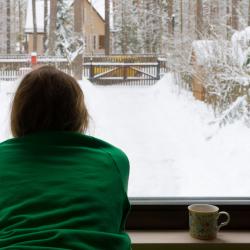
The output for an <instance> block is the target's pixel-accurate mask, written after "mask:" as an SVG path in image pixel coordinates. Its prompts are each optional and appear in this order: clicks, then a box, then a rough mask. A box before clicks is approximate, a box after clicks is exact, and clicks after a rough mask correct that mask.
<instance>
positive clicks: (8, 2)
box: [6, 0, 11, 54]
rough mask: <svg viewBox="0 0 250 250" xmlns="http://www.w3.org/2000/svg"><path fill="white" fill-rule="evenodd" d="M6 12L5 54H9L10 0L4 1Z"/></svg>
mask: <svg viewBox="0 0 250 250" xmlns="http://www.w3.org/2000/svg"><path fill="white" fill-rule="evenodd" d="M6 11H7V13H6V18H7V20H6V22H7V25H6V28H7V30H6V34H7V44H6V45H7V46H6V47H7V48H6V52H7V54H10V53H11V43H10V42H11V41H10V40H11V35H10V32H11V18H10V0H7V1H6Z"/></svg>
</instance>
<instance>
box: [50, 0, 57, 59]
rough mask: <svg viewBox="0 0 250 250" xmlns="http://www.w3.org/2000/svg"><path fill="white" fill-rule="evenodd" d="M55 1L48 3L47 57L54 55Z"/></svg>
mask: <svg viewBox="0 0 250 250" xmlns="http://www.w3.org/2000/svg"><path fill="white" fill-rule="evenodd" d="M56 16H57V0H51V1H50V24H49V44H48V49H49V55H55V43H56Z"/></svg>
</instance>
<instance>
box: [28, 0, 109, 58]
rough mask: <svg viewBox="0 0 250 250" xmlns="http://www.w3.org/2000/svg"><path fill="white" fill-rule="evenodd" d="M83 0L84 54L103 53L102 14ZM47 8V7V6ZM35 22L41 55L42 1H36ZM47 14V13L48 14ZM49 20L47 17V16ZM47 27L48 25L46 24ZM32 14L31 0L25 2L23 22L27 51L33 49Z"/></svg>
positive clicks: (42, 52)
mask: <svg viewBox="0 0 250 250" xmlns="http://www.w3.org/2000/svg"><path fill="white" fill-rule="evenodd" d="M83 1H84V13H83V14H84V15H83V16H84V22H83V33H84V39H85V51H84V53H85V54H104V52H105V20H104V18H103V17H102V15H101V14H100V13H99V12H98V11H97V10H96V8H95V7H94V6H93V5H91V3H90V1H89V0H83ZM48 9H49V8H48ZM72 9H73V8H72ZM36 10H37V11H36V19H37V20H36V23H37V41H38V42H37V43H38V44H37V53H38V54H39V55H42V54H44V53H45V51H44V46H43V42H44V35H45V32H44V1H43V0H37V1H36ZM48 15H49V14H48ZM48 20H49V18H48ZM48 27H49V25H48ZM33 33H34V30H33V15H32V0H28V2H27V15H26V24H25V35H26V39H27V52H28V53H31V52H32V50H33Z"/></svg>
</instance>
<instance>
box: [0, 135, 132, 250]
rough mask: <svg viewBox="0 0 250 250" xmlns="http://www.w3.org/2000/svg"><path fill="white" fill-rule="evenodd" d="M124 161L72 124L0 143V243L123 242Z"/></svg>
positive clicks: (126, 245)
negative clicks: (69, 129)
mask: <svg viewBox="0 0 250 250" xmlns="http://www.w3.org/2000/svg"><path fill="white" fill-rule="evenodd" d="M128 174H129V162H128V159H127V157H126V155H125V154H124V153H123V152H122V151H121V150H119V149H117V148H115V147H113V146H112V145H110V144H108V143H106V142H104V141H101V140H98V139H96V138H94V137H90V136H86V135H82V134H80V133H74V132H41V133H37V134H32V135H28V136H25V137H21V138H15V139H10V140H7V141H5V142H3V143H1V144H0V249H25V250H29V249H34V250H40V249H51V250H52V249H72V250H77V249H81V250H85V249H86V250H113V249H114V250H128V249H130V244H131V243H130V239H129V237H128V235H127V234H126V233H125V232H124V224H125V220H126V216H127V214H128V211H129V207H130V206H129V201H128V198H127V185H128Z"/></svg>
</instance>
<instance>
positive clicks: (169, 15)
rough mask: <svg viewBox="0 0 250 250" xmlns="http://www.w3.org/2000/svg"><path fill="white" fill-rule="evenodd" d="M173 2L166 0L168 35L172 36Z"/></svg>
mask: <svg viewBox="0 0 250 250" xmlns="http://www.w3.org/2000/svg"><path fill="white" fill-rule="evenodd" d="M173 22H174V19H173V0H168V34H169V35H170V36H172V35H173V34H174V23H173Z"/></svg>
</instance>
